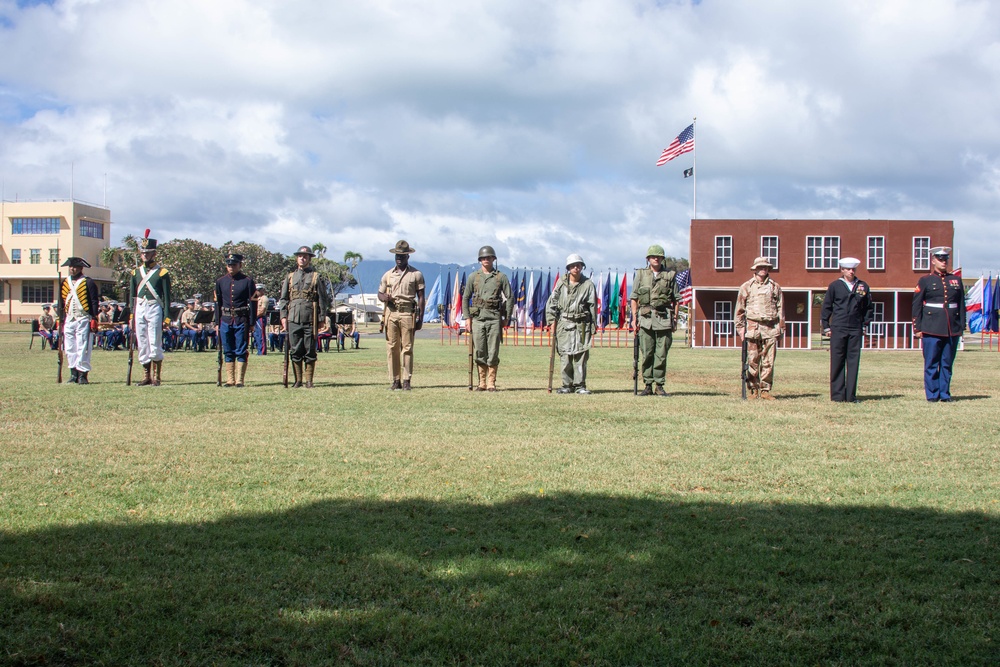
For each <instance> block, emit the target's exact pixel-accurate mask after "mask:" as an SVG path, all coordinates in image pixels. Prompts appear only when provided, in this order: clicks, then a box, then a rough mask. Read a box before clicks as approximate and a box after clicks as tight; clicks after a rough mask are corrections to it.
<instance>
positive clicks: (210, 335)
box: [195, 294, 218, 350]
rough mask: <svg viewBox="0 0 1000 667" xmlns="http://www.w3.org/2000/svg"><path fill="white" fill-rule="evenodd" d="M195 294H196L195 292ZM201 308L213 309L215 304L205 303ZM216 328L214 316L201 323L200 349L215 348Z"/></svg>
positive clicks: (216, 339)
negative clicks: (208, 320)
mask: <svg viewBox="0 0 1000 667" xmlns="http://www.w3.org/2000/svg"><path fill="white" fill-rule="evenodd" d="M195 296H198V295H197V294H196V295H195ZM202 309H203V310H208V311H212V312H213V313H214V311H215V304H214V303H212V302H208V303H205V304H204V305H203V306H202ZM217 334H218V329H216V327H215V318H214V317H213V318H212V320H211V321H210V322H208V323H206V324H203V325H201V349H202V350H204V349H208V348H211V349H213V350H214V349H215V346H216V345H217V344H218V335H217Z"/></svg>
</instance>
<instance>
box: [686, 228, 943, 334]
mask: <svg viewBox="0 0 1000 667" xmlns="http://www.w3.org/2000/svg"><path fill="white" fill-rule="evenodd" d="M953 237H954V224H953V223H952V222H951V221H950V220H692V221H691V276H692V279H693V282H694V285H695V288H694V295H693V305H692V308H693V311H692V314H691V318H690V322H691V324H690V325H689V326H691V327H692V329H691V331H690V332H689V333H690V335H691V336H692V341H693V345H694V347H736V346H737V339H736V336H735V331H734V327H733V312H734V310H735V308H736V295H737V291H738V290H739V286H740V285H742V284H743V283H744V282H745V281H746V280H747V279H749V278H750V277H751V276H752V275H753V272H752V271H751V269H750V266H751V264H753V261H754V259H756V258H757V257H761V256H763V257H767V258H768V259H770V261H771V263H772V264H774V267H775V268H774V269H773V270H772V272H771V276H772V277H773V278H774V280H776V281H777V282H778V284H779V285H781V288H782V291H783V292H784V297H785V326H786V329H785V336H784V338H783V340H782V341H781V343H780V345H781V346H782V347H786V348H795V349H808V348H811V347H812V334H813V333H816V332H819V329H820V323H819V317H820V304H819V303H815V301H816V300H817V299H816V298H814V297H816V296H817V295H818V294H822V293H824V292H826V289H827V287H828V286H829V284H830V283H831V282H833V281H834V280H836V279H837V278H839V277H840V270H839V268H838V262H839V260H840V258H841V257H857V258H858V259H860V260H861V265H860V266H859V267H858V276H859V277H860V278H861V279H862V280H864V281H865V282H867V283H868V284H869V285H870V286H871V289H872V297H873V301H874V303H875V321H876V324H875V325H874V326H873V327H872V331H871V333H870V335H869V336H867V337H866V340H865V345H866V346H867V347H872V348H882V349H911V348H913V347H915V345H914V339H913V326H912V322H911V316H910V308H911V303H912V298H913V288H914V286H915V285H916V284H917V280H918V279H919V278H920V276H922V275H924V274H926V273H927V272H928V271H929V270H930V249H931V248H933V247H934V246H941V245H943V246H951V245H952V239H953Z"/></svg>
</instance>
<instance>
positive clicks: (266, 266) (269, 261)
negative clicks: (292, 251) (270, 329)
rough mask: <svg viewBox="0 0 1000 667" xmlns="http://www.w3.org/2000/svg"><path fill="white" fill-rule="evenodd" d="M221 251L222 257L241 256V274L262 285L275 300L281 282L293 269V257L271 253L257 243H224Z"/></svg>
mask: <svg viewBox="0 0 1000 667" xmlns="http://www.w3.org/2000/svg"><path fill="white" fill-rule="evenodd" d="M221 250H222V256H223V257H225V256H226V255H228V254H229V253H231V252H236V253H239V254H241V255H243V272H244V273H246V274H247V275H248V276H250V277H251V278H253V279H254V280H255V281H256V282H258V283H263V284H264V285H265V287H267V292H268V295H269V296H272V297H274V298H275V299H277V298H278V293H279V292H280V291H281V281H282V280H284V279H285V276H286V275H288V273H289V272H290V271H293V270H294V268H295V261H294V259H295V258H294V256H292V257H291V258H289V256H287V255H282V254H281V253H280V252H271V251H270V250H268V249H267V248H265V247H264V246H262V245H259V244H257V243H249V242H247V241H240V242H239V243H233V242H232V241H226V242H225V243H223V244H222V248H221ZM219 275H222V274H221V273H220V274H219Z"/></svg>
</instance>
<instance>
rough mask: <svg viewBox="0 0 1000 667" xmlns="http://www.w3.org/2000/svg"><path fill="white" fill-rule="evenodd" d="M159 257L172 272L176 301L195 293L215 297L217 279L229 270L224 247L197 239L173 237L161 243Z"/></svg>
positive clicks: (206, 298)
mask: <svg viewBox="0 0 1000 667" xmlns="http://www.w3.org/2000/svg"><path fill="white" fill-rule="evenodd" d="M156 259H157V261H158V262H159V263H160V265H161V266H163V267H165V268H166V269H167V270H168V271H170V285H171V292H172V295H173V298H174V300H175V301H183V300H184V299H187V298H190V297H191V296H192V295H194V294H198V293H200V294H202V295H203V296H202V298H203V299H204V300H205V301H211V300H212V294H213V293H214V291H215V281H216V279H218V277H219V276H221V275H222V274H223V273H225V271H226V262H225V255H224V254H223V253H222V251H221V250H219V249H218V248H215V247H214V246H211V245H209V244H207V243H202V242H201V241H195V240H194V239H174V240H172V241H168V242H166V243H161V244H160V246H159V247H158V248H157V252H156Z"/></svg>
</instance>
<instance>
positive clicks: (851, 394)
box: [819, 257, 875, 403]
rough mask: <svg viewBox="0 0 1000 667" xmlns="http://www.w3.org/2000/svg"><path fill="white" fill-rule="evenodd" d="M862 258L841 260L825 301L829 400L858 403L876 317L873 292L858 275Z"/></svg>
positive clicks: (822, 316) (823, 316) (823, 317)
mask: <svg viewBox="0 0 1000 667" xmlns="http://www.w3.org/2000/svg"><path fill="white" fill-rule="evenodd" d="M860 263H861V260H860V259H856V258H854V257H844V258H843V259H841V260H840V278H839V279H837V280H834V281H833V282H832V283H830V287H828V288H827V290H826V297H825V298H824V299H823V310H822V311H821V312H820V318H819V319H820V323H821V326H822V328H823V335H824V336H829V337H830V400H831V401H834V402H836V403H845V402H846V403H857V402H858V398H857V391H858V364H859V363H860V362H861V344H862V343H863V342H864V337H865V330H866V329H867V328H868V325H869V324H871V322H872V318H874V317H875V306H874V304H872V291H871V288H870V287H868V283H866V282H865V281H863V280H861V279H859V278H858V277H857V275H856V273H855V272H856V270H857V268H858V264H860Z"/></svg>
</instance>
